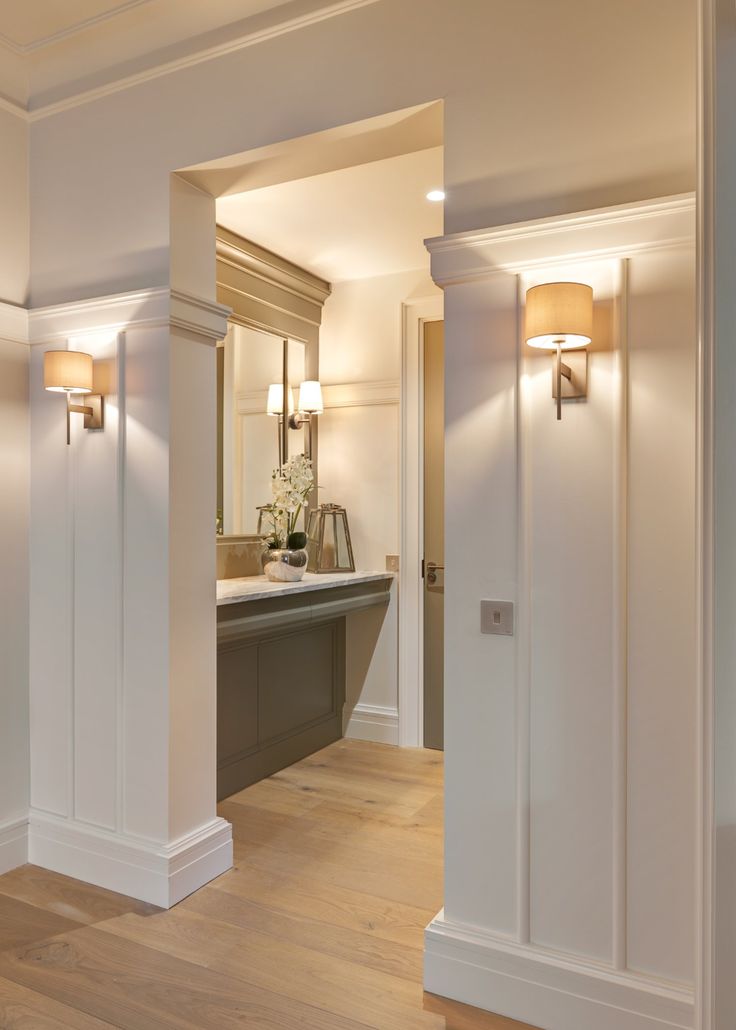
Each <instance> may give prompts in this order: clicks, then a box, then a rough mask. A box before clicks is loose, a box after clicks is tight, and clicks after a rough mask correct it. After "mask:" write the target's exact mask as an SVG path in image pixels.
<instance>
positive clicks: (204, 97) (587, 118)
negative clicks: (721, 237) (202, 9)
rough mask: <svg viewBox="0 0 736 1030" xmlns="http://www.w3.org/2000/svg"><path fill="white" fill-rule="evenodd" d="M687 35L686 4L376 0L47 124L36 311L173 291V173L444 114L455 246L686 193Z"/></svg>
mask: <svg viewBox="0 0 736 1030" xmlns="http://www.w3.org/2000/svg"><path fill="white" fill-rule="evenodd" d="M693 19H694V12H693V10H692V4H691V3H690V0H646V2H641V0H620V2H618V3H616V4H611V3H608V2H605V0H593V2H591V0H555V3H549V2H547V0H492V2H489V0H461V2H458V3H452V4H449V3H447V2H446V0H384V2H381V3H377V4H372V5H369V6H367V7H364V8H360V9H358V10H356V11H354V12H353V13H351V14H348V15H344V16H342V17H337V18H332V19H328V20H326V21H324V22H321V23H320V24H318V25H315V26H312V27H311V28H309V29H307V30H304V31H303V32H302V33H287V34H285V35H283V36H280V37H278V38H275V39H272V40H270V41H268V42H267V43H265V44H264V45H262V46H255V47H253V46H251V47H247V48H245V49H243V50H240V51H236V52H234V53H231V54H229V55H227V56H225V57H221V58H218V59H216V60H210V61H207V62H204V63H202V64H199V65H197V66H195V67H192V68H188V69H186V70H184V71H181V72H179V73H176V74H175V75H173V76H169V77H164V78H157V79H154V80H152V81H150V82H146V83H143V84H141V85H138V86H136V87H135V88H133V89H129V90H127V91H124V92H119V93H114V94H112V95H110V96H107V97H103V98H101V99H98V100H95V101H94V102H93V103H88V104H85V105H82V106H79V107H72V108H70V109H69V110H65V111H62V112H60V113H58V114H57V115H54V116H51V117H47V118H42V119H41V120H39V121H37V122H34V123H33V124H32V126H31V153H32V162H33V167H32V203H33V214H32V245H33V282H32V293H33V302H34V305H38V304H49V303H55V302H57V301H59V302H60V301H65V300H70V299H77V298H80V297H86V296H92V295H101V294H106V293H111V292H116V291H120V290H127V289H132V288H135V287H139V286H150V285H164V284H166V283H167V282H168V280H169V266H168V247H169V224H168V213H169V188H170V186H169V173H170V172H171V171H173V170H175V169H177V168H182V167H187V166H189V165H192V164H195V163H197V162H202V161H208V160H212V159H214V158H217V157H221V156H225V155H228V154H233V153H239V152H242V151H245V150H249V149H251V148H254V147H258V146H262V145H265V144H267V143H271V142H274V141H277V140H283V139H289V138H291V137H294V136H301V135H304V134H307V133H310V132H315V131H318V130H321V129H325V128H329V127H331V126H336V125H340V124H345V123H348V122H352V121H355V120H358V119H361V118H366V117H369V116H371V115H375V114H380V113H383V112H386V111H393V110H399V109H402V108H406V107H409V106H412V105H415V104H418V103H421V102H426V101H432V100H437V99H444V101H445V171H446V186H447V191H448V200H447V205H446V228H447V229H448V231H455V230H462V229H466V228H469V227H474V226H482V225H492V224H496V223H502V222H509V221H514V220H517V219H522V218H529V217H536V216H541V215H547V214H554V213H556V212H560V211H574V210H578V209H581V208H586V207H591V206H595V205H598V204H607V203H616V202H619V201H624V200H629V199H632V198H638V197H649V196H658V195H662V194H667V193H674V192H677V191H678V190H682V189H687V188H691V187H692V185H693V183H694V129H693V126H694V81H695V44H694V35H693V31H694V21H693ZM665 28H666V38H667V44H666V46H664V45H662V33H663V31H664V29H665ZM377 54H378V55H380V60H378V61H377V58H376V55H377ZM276 67H278V69H279V73H278V75H274V68H276Z"/></svg>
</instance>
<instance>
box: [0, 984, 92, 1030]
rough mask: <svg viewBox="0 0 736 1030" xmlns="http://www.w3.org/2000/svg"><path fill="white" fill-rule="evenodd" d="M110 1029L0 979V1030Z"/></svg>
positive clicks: (81, 1013)
mask: <svg viewBox="0 0 736 1030" xmlns="http://www.w3.org/2000/svg"><path fill="white" fill-rule="evenodd" d="M111 1026H112V1023H107V1022H103V1021H102V1020H101V1019H95V1018H94V1016H88V1015H87V1014H86V1013H84V1012H80V1011H79V1010H78V1009H73V1008H70V1007H69V1006H68V1005H62V1004H60V1003H59V1002H57V1001H54V1000H53V999H52V998H47V997H46V996H45V995H44V994H38V993H37V992H36V991H29V990H28V988H27V987H22V986H21V985H20V984H16V983H11V981H10V980H5V979H3V978H2V977H0V1027H2V1028H3V1030H109V1028H110V1027H111Z"/></svg>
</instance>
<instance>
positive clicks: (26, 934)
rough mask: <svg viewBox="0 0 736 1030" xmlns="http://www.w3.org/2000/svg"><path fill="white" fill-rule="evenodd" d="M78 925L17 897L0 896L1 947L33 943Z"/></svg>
mask: <svg viewBox="0 0 736 1030" xmlns="http://www.w3.org/2000/svg"><path fill="white" fill-rule="evenodd" d="M80 925H81V924H80V923H78V922H74V921H73V920H71V919H66V918H64V917H63V916H59V915H55V914H54V913H52V912H44V911H43V909H39V908H36V907H35V905H28V904H26V902H25V901H19V900H18V899H17V898H9V897H0V941H2V947H3V948H17V947H18V946H20V945H26V944H33V942H34V941H39V940H43V939H44V938H45V937H52V936H53V935H54V934H57V933H64V931H65V930H75V929H76V928H77V927H78V926H80Z"/></svg>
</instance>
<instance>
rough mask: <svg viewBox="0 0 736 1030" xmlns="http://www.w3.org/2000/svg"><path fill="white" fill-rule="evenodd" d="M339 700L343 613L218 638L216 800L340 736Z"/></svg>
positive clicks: (341, 694)
mask: <svg viewBox="0 0 736 1030" xmlns="http://www.w3.org/2000/svg"><path fill="white" fill-rule="evenodd" d="M344 703H345V617H344V616H342V617H341V618H337V619H332V620H330V621H325V622H321V623H317V624H316V625H314V624H310V625H307V626H303V627H301V628H294V629H290V630H281V631H275V632H271V633H268V634H266V635H264V636H262V637H260V638H259V639H257V640H255V641H254V640H252V639H248V638H246V639H245V640H237V639H236V640H229V641H227V642H221V643H220V644H219V646H218V656H217V794H218V800H221V799H222V798H225V797H229V796H230V795H231V794H234V793H235V792H236V791H238V790H242V789H243V787H247V786H249V785H250V784H251V783H255V782H256V781H257V780H260V779H262V778H263V777H264V776H270V775H271V774H272V773H274V772H277V771H278V770H279V769H283V768H284V767H285V766H287V765H291V764H292V763H293V762H297V761H298V760H299V759H300V758H304V757H305V756H306V755H309V754H312V752H314V751H317V750H319V748H322V747H325V746H326V745H327V744H331V743H332V741H334V740H339V738H340V737H341V736H342V710H343V705H344Z"/></svg>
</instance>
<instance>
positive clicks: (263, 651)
mask: <svg viewBox="0 0 736 1030" xmlns="http://www.w3.org/2000/svg"><path fill="white" fill-rule="evenodd" d="M258 691H259V699H258V700H259V706H258V710H259V719H258V724H259V725H258V729H259V734H258V735H259V741H260V743H263V742H264V741H267V740H272V739H273V738H274V737H280V736H282V735H284V734H288V733H292V732H293V731H294V730H296V729H298V728H301V727H303V726H304V725H305V724H308V723H311V722H313V721H314V720H316V719H322V718H324V717H325V716H328V715H329V714H330V713H331V712H334V711H335V626H334V625H332V624H330V625H326V626H318V627H315V628H314V629H309V630H306V631H304V632H303V633H294V634H292V635H291V636H286V637H281V638H279V639H277V640H269V641H264V642H263V643H262V644H261V645H260V652H259V674H258Z"/></svg>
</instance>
